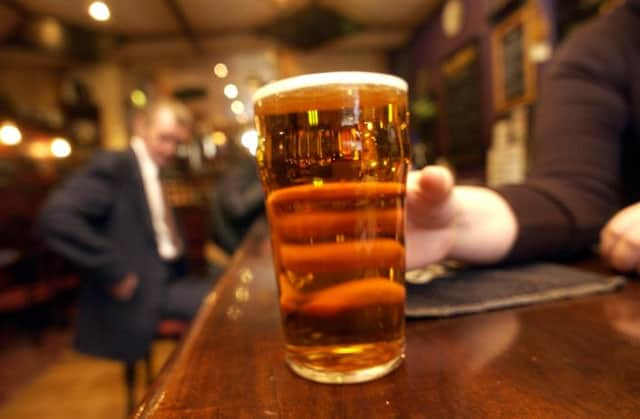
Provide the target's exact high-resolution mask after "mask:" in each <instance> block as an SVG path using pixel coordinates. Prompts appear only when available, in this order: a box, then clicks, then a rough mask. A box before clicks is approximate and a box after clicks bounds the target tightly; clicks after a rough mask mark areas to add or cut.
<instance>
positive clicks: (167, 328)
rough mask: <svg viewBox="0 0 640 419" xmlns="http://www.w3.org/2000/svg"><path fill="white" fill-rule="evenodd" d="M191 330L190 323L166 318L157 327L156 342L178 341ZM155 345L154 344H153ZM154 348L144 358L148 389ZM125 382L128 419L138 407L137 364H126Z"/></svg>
mask: <svg viewBox="0 0 640 419" xmlns="http://www.w3.org/2000/svg"><path fill="white" fill-rule="evenodd" d="M188 328H189V322H188V321H184V320H179V319H171V318H166V319H162V320H160V322H159V323H158V325H157V326H156V331H155V336H154V341H156V340H160V339H172V340H176V341H177V340H178V339H180V338H181V337H182V335H184V333H185V332H186V331H187V329H188ZM152 345H153V343H152ZM152 361H153V358H152V347H151V346H149V349H148V350H147V353H146V354H145V357H144V365H145V376H146V387H149V386H150V385H151V382H152V381H153V380H152V376H151V375H152V373H153V370H152V366H153V362H152ZM124 380H125V387H126V391H127V417H128V416H129V415H131V413H132V412H133V409H134V408H135V406H136V400H135V382H136V363H135V362H126V363H125V365H124Z"/></svg>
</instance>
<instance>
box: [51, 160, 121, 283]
mask: <svg viewBox="0 0 640 419" xmlns="http://www.w3.org/2000/svg"><path fill="white" fill-rule="evenodd" d="M117 161H118V160H117V159H116V158H115V157H114V155H110V154H100V155H98V156H97V157H96V158H94V160H92V161H91V163H90V164H89V165H87V166H86V167H84V168H83V169H81V170H80V171H79V172H77V173H76V174H74V175H72V176H71V177H70V178H69V179H67V181H65V182H64V183H63V184H62V185H61V186H60V187H59V188H58V189H57V190H55V191H54V192H53V193H52V194H51V196H50V197H49V198H48V200H47V202H46V203H45V206H44V208H43V209H42V211H41V214H40V219H39V230H40V232H41V234H42V236H43V238H44V240H45V242H46V243H47V245H48V246H49V247H51V249H53V250H54V251H55V252H57V253H59V254H60V255H62V256H64V257H65V258H67V259H68V260H70V261H71V262H72V263H74V264H75V265H76V266H78V267H80V268H81V269H83V270H85V271H88V272H91V277H92V278H93V279H95V280H98V281H101V283H102V285H103V287H105V289H107V290H110V289H111V288H112V287H114V286H116V285H117V284H118V283H119V282H120V281H122V280H123V279H124V278H125V277H126V276H127V274H128V273H129V272H128V269H127V267H126V264H125V261H123V260H122V257H121V256H119V254H118V251H117V248H116V247H117V246H116V245H115V244H114V243H111V242H110V241H109V240H108V238H107V237H105V235H104V232H103V231H101V230H102V229H103V227H104V226H105V224H106V223H107V221H108V218H109V216H110V213H111V209H112V206H113V202H114V199H115V196H116V193H117V190H118V188H120V187H121V185H120V182H119V181H118V179H117V173H118V170H119V168H118V166H117Z"/></svg>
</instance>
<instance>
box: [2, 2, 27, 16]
mask: <svg viewBox="0 0 640 419" xmlns="http://www.w3.org/2000/svg"><path fill="white" fill-rule="evenodd" d="M2 4H4V5H5V6H6V7H7V8H9V9H11V11H13V13H15V14H16V15H18V17H20V18H21V19H23V20H25V19H28V18H30V17H32V16H33V12H31V10H29V9H27V8H26V7H25V6H24V5H23V4H22V3H20V2H18V1H17V0H4V1H3V2H2Z"/></svg>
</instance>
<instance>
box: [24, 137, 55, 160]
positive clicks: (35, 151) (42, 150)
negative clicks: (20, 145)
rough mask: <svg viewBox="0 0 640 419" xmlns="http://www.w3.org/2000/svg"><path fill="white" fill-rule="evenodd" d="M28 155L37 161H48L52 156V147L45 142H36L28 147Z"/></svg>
mask: <svg viewBox="0 0 640 419" xmlns="http://www.w3.org/2000/svg"><path fill="white" fill-rule="evenodd" d="M27 154H28V155H29V156H30V157H31V158H33V159H36V160H41V159H46V158H48V157H49V156H50V155H51V146H50V145H49V144H48V143H47V142H45V141H35V142H32V143H30V144H29V146H28V147H27Z"/></svg>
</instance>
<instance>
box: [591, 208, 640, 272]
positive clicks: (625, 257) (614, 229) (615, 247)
mask: <svg viewBox="0 0 640 419" xmlns="http://www.w3.org/2000/svg"><path fill="white" fill-rule="evenodd" d="M600 252H601V254H602V257H603V258H604V259H605V260H606V261H607V262H608V263H609V264H610V265H611V266H612V267H614V268H615V269H617V270H619V271H622V272H628V271H632V270H635V271H640V204H635V205H631V206H629V207H627V208H625V209H623V210H622V211H620V212H618V213H617V214H616V215H615V216H614V217H613V218H612V219H611V220H610V221H609V222H608V223H607V225H606V226H605V227H604V229H602V232H601V233H600Z"/></svg>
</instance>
